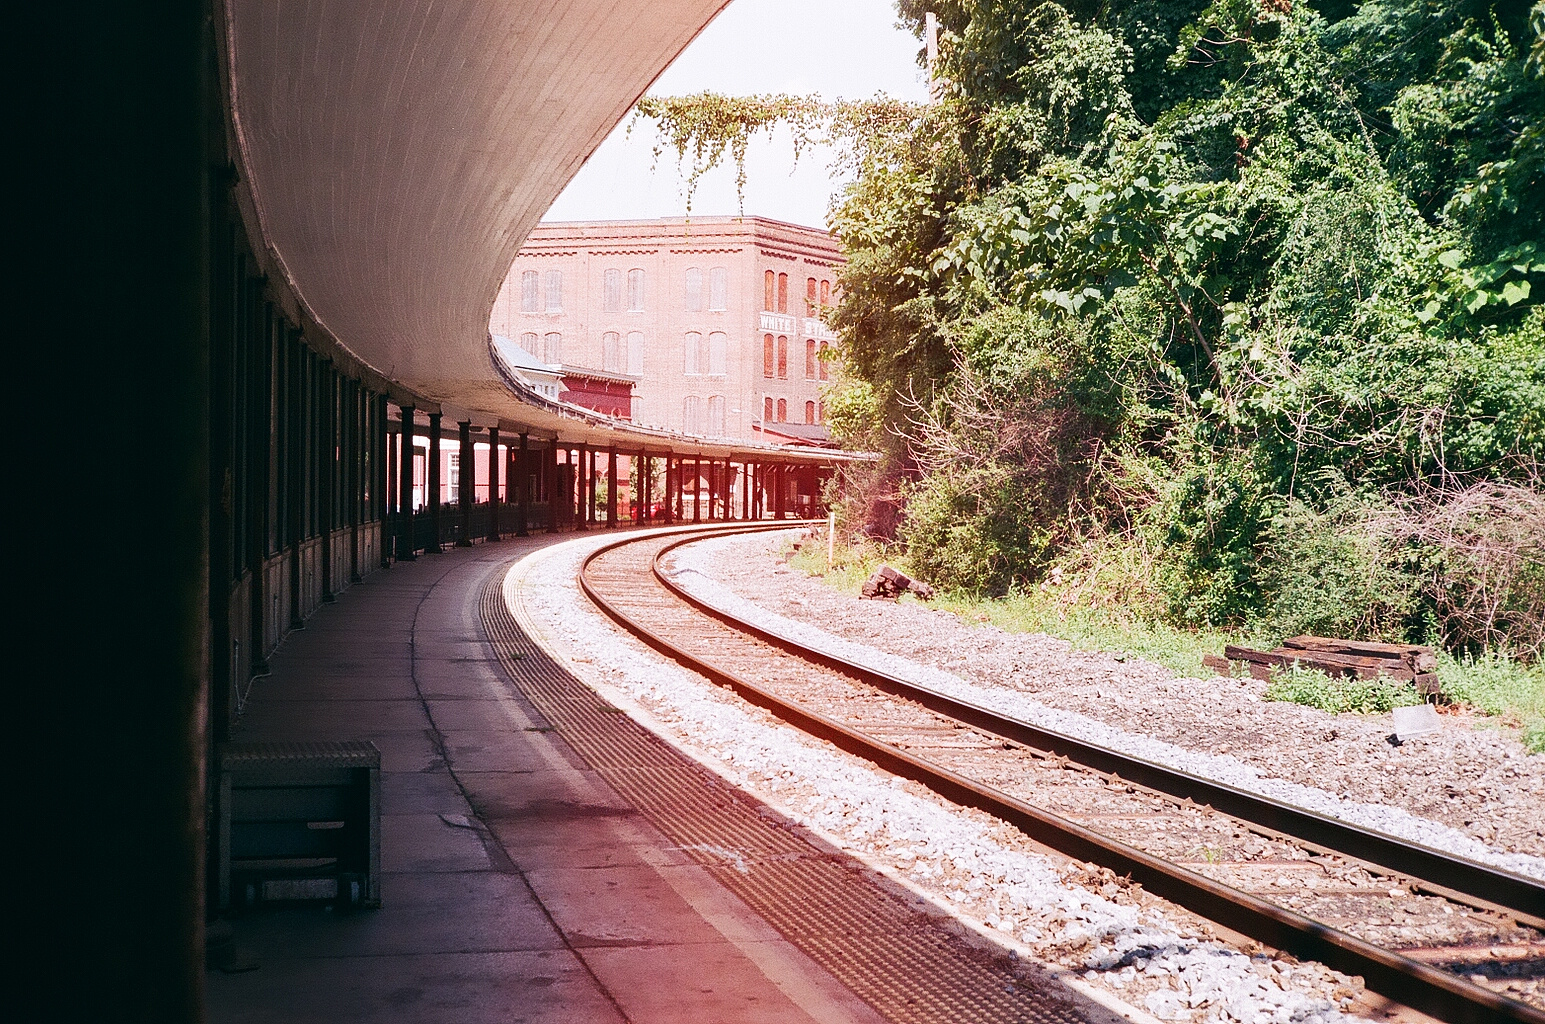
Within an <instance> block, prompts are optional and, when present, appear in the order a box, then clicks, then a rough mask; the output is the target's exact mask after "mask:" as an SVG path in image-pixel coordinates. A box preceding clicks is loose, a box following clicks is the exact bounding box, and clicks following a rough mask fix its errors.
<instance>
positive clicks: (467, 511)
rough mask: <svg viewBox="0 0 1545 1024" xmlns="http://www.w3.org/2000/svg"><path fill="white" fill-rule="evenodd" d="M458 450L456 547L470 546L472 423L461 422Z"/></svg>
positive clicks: (474, 458) (473, 478) (473, 488)
mask: <svg viewBox="0 0 1545 1024" xmlns="http://www.w3.org/2000/svg"><path fill="white" fill-rule="evenodd" d="M457 426H458V427H459V428H461V437H460V438H459V441H460V442H461V447H460V450H459V451H458V453H457V456H456V505H457V511H459V512H460V513H461V533H460V535H459V536H457V538H456V546H457V547H459V548H470V547H471V546H472V503H473V502H474V501H476V500H477V452H476V449H474V448H473V447H472V421H471V420H462V421H461V422H460V423H458V424H457Z"/></svg>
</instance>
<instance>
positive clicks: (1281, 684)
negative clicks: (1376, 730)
mask: <svg viewBox="0 0 1545 1024" xmlns="http://www.w3.org/2000/svg"><path fill="white" fill-rule="evenodd" d="M1266 699H1267V700H1280V701H1291V702H1292V703H1294V704H1303V705H1305V706H1307V707H1311V708H1319V709H1320V710H1321V711H1329V712H1330V713H1331V714H1333V715H1339V714H1342V713H1344V712H1348V711H1351V712H1356V713H1357V714H1362V715H1375V714H1381V713H1383V712H1386V711H1392V710H1394V709H1395V708H1399V707H1406V706H1409V705H1412V704H1420V703H1421V702H1422V698H1421V695H1420V694H1418V693H1417V692H1416V687H1414V686H1412V685H1411V684H1410V683H1403V682H1399V681H1398V680H1394V679H1389V678H1386V677H1384V676H1380V677H1379V678H1377V679H1358V678H1338V677H1332V676H1328V675H1326V674H1325V673H1324V672H1318V671H1315V670H1313V669H1306V668H1300V667H1299V666H1298V665H1297V664H1296V663H1295V664H1293V665H1290V666H1288V667H1287V668H1284V669H1283V670H1282V671H1280V672H1277V673H1274V674H1273V675H1272V678H1271V681H1270V682H1269V683H1267V684H1266Z"/></svg>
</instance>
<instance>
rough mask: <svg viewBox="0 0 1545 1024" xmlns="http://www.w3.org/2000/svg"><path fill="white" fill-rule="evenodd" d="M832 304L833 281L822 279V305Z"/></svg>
mask: <svg viewBox="0 0 1545 1024" xmlns="http://www.w3.org/2000/svg"><path fill="white" fill-rule="evenodd" d="M831 304H832V283H831V282H830V281H822V282H821V305H823V306H830V305H831Z"/></svg>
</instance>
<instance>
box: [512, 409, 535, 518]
mask: <svg viewBox="0 0 1545 1024" xmlns="http://www.w3.org/2000/svg"><path fill="white" fill-rule="evenodd" d="M527 437H528V435H527V434H526V432H525V431H524V430H523V431H521V432H520V454H519V455H517V456H516V457H515V536H517V537H525V536H528V534H527V531H526V520H527V518H528V517H529V516H530V514H531V493H530V492H531V468H530V460H529V454H530V451H531V446H530V443H529V441H528V440H527Z"/></svg>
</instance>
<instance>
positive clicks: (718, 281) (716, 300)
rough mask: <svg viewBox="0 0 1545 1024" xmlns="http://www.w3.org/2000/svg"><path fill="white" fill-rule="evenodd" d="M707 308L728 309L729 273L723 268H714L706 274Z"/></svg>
mask: <svg viewBox="0 0 1545 1024" xmlns="http://www.w3.org/2000/svg"><path fill="white" fill-rule="evenodd" d="M708 308H709V309H711V310H716V311H717V310H725V309H729V308H730V272H729V271H728V270H727V269H725V268H724V267H714V268H713V269H712V270H710V271H709V272H708Z"/></svg>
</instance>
